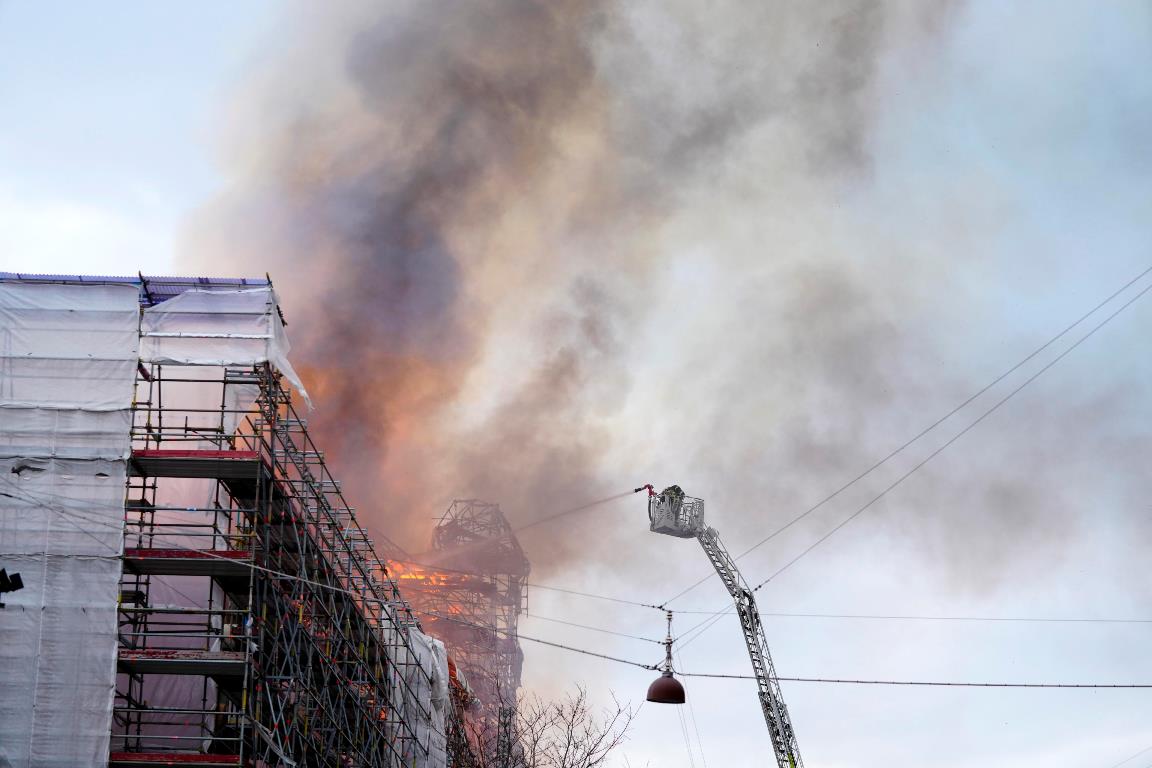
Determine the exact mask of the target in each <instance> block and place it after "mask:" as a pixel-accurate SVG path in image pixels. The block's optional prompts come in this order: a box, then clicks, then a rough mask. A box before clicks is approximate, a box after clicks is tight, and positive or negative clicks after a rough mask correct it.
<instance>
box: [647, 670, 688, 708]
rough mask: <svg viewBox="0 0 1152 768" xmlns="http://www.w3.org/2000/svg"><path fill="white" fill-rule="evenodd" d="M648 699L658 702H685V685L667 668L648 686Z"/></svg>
mask: <svg viewBox="0 0 1152 768" xmlns="http://www.w3.org/2000/svg"><path fill="white" fill-rule="evenodd" d="M648 701H651V702H654V703H656V704H683V703H684V686H682V685H680V681H679V680H677V679H676V678H674V677H672V670H667V671H665V672H664V674H662V675H660V677H658V678H656V679H655V680H653V681H652V685H650V686H648Z"/></svg>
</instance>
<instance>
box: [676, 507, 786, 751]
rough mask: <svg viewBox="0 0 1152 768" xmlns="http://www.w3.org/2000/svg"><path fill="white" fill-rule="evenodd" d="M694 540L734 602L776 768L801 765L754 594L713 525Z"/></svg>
mask: <svg viewBox="0 0 1152 768" xmlns="http://www.w3.org/2000/svg"><path fill="white" fill-rule="evenodd" d="M696 539H697V540H698V541H699V542H700V546H702V547H703V548H704V552H705V553H706V554H707V555H708V559H709V560H711V561H712V567H713V568H715V569H716V573H717V574H719V576H720V580H721V581H723V582H724V586H725V587H727V589H728V594H730V595H732V600H733V601H734V602H735V603H736V613H737V615H738V616H739V617H740V628H741V629H742V630H743V632H744V643H745V645H747V646H748V656H749V657H750V658H751V659H752V671H753V672H754V673H755V675H756V687H757V689H758V690H757V693H758V694H759V696H760V708H761V709H762V710H763V711H764V722H765V723H767V724H768V733H769V735H770V736H771V738H772V749H773V750H774V751H775V753H776V764H777V765H778V766H779V767H780V768H802V766H803V765H804V763H803V761H802V760H801V759H800V749H799V747H797V745H796V734H795V733H794V732H793V731H792V721H791V720H790V719H789V718H788V708H787V707H785V706H784V698H783V697H782V696H781V695H780V682H779V680H777V678H776V668H775V667H773V666H772V656H771V654H769V653H768V640H767V639H766V638H765V637H764V628H763V626H761V624H760V613H759V611H757V609H756V596H755V595H753V594H752V590H751V589H749V588H748V585H747V584H746V583H745V582H744V579H743V577H742V576H741V575H740V571H739V570H737V568H736V563H735V562H734V561H733V560H732V557H731V556H730V555H729V554H728V550H726V549H725V548H724V545H723V544H722V543H721V542H720V537H719V535H717V533H716V529H715V528H704V529H702V530H700V531H699V532H697V534H696Z"/></svg>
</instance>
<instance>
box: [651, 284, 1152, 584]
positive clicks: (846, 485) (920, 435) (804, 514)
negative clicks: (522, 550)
mask: <svg viewBox="0 0 1152 768" xmlns="http://www.w3.org/2000/svg"><path fill="white" fill-rule="evenodd" d="M1149 273H1152V267H1148V268H1147V269H1145V270H1144V271H1142V272H1141V273H1140V274H1138V275H1136V276H1135V277H1133V278H1132V279H1131V280H1129V281H1128V282H1126V283H1125V284H1124V285H1122V286H1120V288H1118V289H1116V290H1115V291H1114V292H1112V294H1110V295H1109V296H1108V297H1107V298H1106V299H1104V300H1103V301H1101V302H1100V303H1099V304H1097V305H1096V306H1094V307H1093V308H1092V309H1090V310H1088V311H1087V312H1085V313H1084V314H1083V315H1081V316H1080V317H1079V318H1078V319H1076V320H1075V321H1074V322H1072V323H1071V324H1070V325H1068V326H1067V327H1065V328H1064V330H1062V331H1060V332H1059V333H1057V334H1056V335H1055V336H1052V337H1051V338H1049V339H1048V340H1047V341H1045V342H1044V343H1043V344H1041V345H1040V346H1039V347H1037V348H1036V349H1034V350H1032V352H1030V353H1029V354H1028V355H1027V356H1026V357H1024V358H1023V359H1022V360H1020V361H1019V362H1018V363H1016V364H1015V365H1013V366H1012V367H1011V368H1009V369H1008V370H1006V371H1004V372H1003V373H1001V374H1000V375H999V376H997V377H996V378H995V379H993V380H992V381H990V382H988V383H987V384H986V385H984V386H983V387H981V388H980V389H979V390H977V391H976V392H974V393H973V394H972V395H970V396H969V397H968V398H967V399H965V400H964V401H963V402H962V403H960V404H959V405H957V406H956V407H954V408H953V409H952V410H950V411H948V413H946V414H944V415H943V416H941V417H940V418H938V419H936V421H934V422H932V423H931V424H929V425H928V426H927V427H925V428H924V429H922V430H921V431H920V432H918V433H917V434H916V435H914V436H913V437H912V438H910V439H909V440H907V441H905V442H904V443H902V444H901V445H900V446H898V447H897V448H895V449H894V450H892V451H891V452H890V453H889V454H888V455H886V456H884V458H882V459H880V460H879V461H877V462H876V463H875V464H873V465H872V466H870V467H868V468H867V469H865V470H864V471H863V472H861V473H860V474H858V475H856V476H855V477H853V478H852V479H851V480H849V481H848V482H846V483H844V484H843V485H841V486H840V487H839V488H837V489H836V490H834V491H832V493H830V494H828V495H827V496H825V497H824V498H822V499H821V500H820V501H818V502H816V503H815V504H813V505H812V506H811V507H809V508H808V509H806V510H804V511H803V512H801V513H800V514H799V515H797V516H796V517H794V518H792V519H791V520H789V521H788V522H787V523H785V524H784V525H782V526H780V527H779V528H777V529H776V530H774V531H772V533H770V534H768V535H767V536H765V537H764V538H763V539H760V541H758V542H756V543H755V544H753V545H752V546H751V547H749V548H748V549H746V550H744V551H743V552H741V553H740V554H738V555H736V559H737V560H739V559H741V558H742V557H744V556H745V555H748V554H750V553H752V552H754V551H755V550H757V549H759V548H760V547H762V546H764V545H765V544H767V543H768V542H769V541H771V540H772V539H774V538H776V537H777V536H779V535H780V534H781V533H784V531H786V530H788V529H789V528H791V527H792V526H793V525H795V524H796V523H798V522H800V521H801V520H803V519H804V518H806V517H808V515H810V514H812V513H813V512H815V511H816V510H818V509H820V508H821V507H823V506H824V505H825V504H827V503H828V502H830V501H832V500H833V499H835V498H836V497H837V496H839V495H840V494H841V493H843V492H844V491H846V490H848V489H849V488H851V487H852V486H853V485H855V484H856V483H858V482H860V481H861V480H863V479H864V478H866V477H868V476H869V475H871V474H872V473H873V472H875V471H876V470H877V469H879V468H880V467H882V466H884V465H885V464H887V463H888V462H889V461H890V460H892V459H893V458H895V457H896V456H897V455H899V454H901V453H903V452H904V451H905V450H906V449H908V448H910V447H911V446H912V445H913V444H915V443H917V442H919V441H920V439H921V438H923V437H924V436H926V435H927V434H928V433H929V432H931V431H933V430H934V429H936V428H937V427H939V426H940V425H941V424H943V423H944V422H946V421H948V419H950V418H952V417H953V416H955V415H956V414H957V413H959V412H960V411H962V410H963V409H964V408H966V407H967V406H968V405H970V404H971V403H972V402H973V401H975V400H976V399H978V398H979V397H980V396H981V395H983V394H984V393H986V392H987V391H988V390H990V389H992V388H993V387H995V386H996V385H997V384H999V383H1000V382H1002V381H1003V380H1004V379H1006V378H1008V377H1009V376H1011V375H1012V374H1013V373H1015V372H1016V371H1018V370H1020V368H1021V367H1023V366H1024V365H1026V364H1027V363H1028V362H1030V361H1031V360H1032V359H1033V358H1035V357H1036V356H1037V355H1039V354H1040V353H1041V352H1043V351H1044V350H1046V349H1048V348H1049V347H1050V346H1052V345H1053V344H1055V343H1056V342H1057V341H1059V340H1060V339H1061V338H1063V337H1064V336H1066V335H1067V334H1068V333H1069V332H1070V331H1071V330H1072V329H1074V328H1075V327H1076V326H1078V325H1080V324H1081V323H1083V322H1084V321H1085V320H1087V319H1088V318H1089V317H1091V316H1092V315H1094V314H1096V313H1097V312H1099V311H1100V310H1101V309H1102V308H1104V306H1106V305H1107V304H1109V303H1110V302H1111V301H1112V300H1113V299H1115V298H1116V297H1117V296H1119V295H1120V294H1122V293H1124V291H1126V290H1128V289H1129V288H1131V287H1132V286H1133V285H1135V284H1136V282H1138V281H1139V280H1140V278H1142V277H1144V276H1145V275H1148V274H1149ZM1147 290H1148V289H1147V288H1145V289H1144V291H1142V292H1141V293H1140V294H1138V295H1137V296H1136V297H1135V298H1134V299H1132V301H1135V299H1137V298H1140V296H1142V295H1143V294H1144V292H1146V291H1147ZM1129 303H1131V302H1129ZM1127 306H1128V305H1127V304H1125V305H1124V307H1121V308H1120V310H1117V313H1119V312H1120V311H1122V310H1123V309H1124V308H1125V307H1127ZM1113 316H1115V315H1113ZM1110 319H1111V317H1109V318H1108V320H1110ZM1108 320H1105V321H1104V322H1105V323H1106V322H1108ZM1098 327H1099V326H1098ZM1094 332H1095V329H1094V330H1093V333H1094ZM1089 335H1091V334H1089ZM1085 338H1086V337H1085ZM1081 341H1083V339H1081ZM1077 344H1079V342H1077ZM1074 348H1075V345H1074V346H1073V347H1072V348H1070V349H1069V350H1067V351H1066V352H1065V353H1064V354H1067V352H1070V351H1071V349H1074ZM1062 356H1063V355H1062ZM1058 359H1059V358H1057V360H1058ZM1053 362H1055V361H1053ZM1048 367H1051V364H1050V365H1049V366H1048ZM1026 383H1027V382H1026ZM945 447H946V446H945ZM913 471H915V469H914V470H913ZM711 578H712V574H711V573H707V574H705V575H704V576H702V577H701V578H700V579H698V580H697V581H695V582H693V583H692V584H690V585H689V586H688V587H686V588H684V589H682V590H681V591H680V592H677V593H676V595H674V596H673V597H671V598H669V599H667V600H665V601H664V603H663V604H664V605H667V604H668V603H671V602H672V601H673V600H678V599H680V598H681V597H683V596H684V595H686V594H688V593H689V592H691V591H692V590H694V589H696V588H697V587H699V586H700V585H701V584H703V583H705V582H706V581H708V580H709V579H711Z"/></svg>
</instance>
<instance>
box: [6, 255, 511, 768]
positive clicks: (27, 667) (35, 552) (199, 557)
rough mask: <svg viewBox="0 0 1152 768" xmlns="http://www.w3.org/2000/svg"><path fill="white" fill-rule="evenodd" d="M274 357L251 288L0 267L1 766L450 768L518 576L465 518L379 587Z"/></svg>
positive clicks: (376, 560)
mask: <svg viewBox="0 0 1152 768" xmlns="http://www.w3.org/2000/svg"><path fill="white" fill-rule="evenodd" d="M288 349H289V347H288V341H287V336H286V334H285V331H284V323H283V319H282V317H281V314H280V310H279V307H278V305H277V299H276V294H275V292H274V291H273V289H272V285H271V282H270V281H268V280H224V279H216V278H199V279H196V278H147V277H143V276H141V277H132V278H117V277H91V278H90V277H78V276H23V275H15V274H9V273H0V410H2V412H3V413H4V418H3V420H2V421H0V567H3V568H6V569H7V570H8V571H9V572H12V573H20V574H21V577H22V581H23V587H24V588H23V589H21V590H20V591H18V592H13V593H12V594H11V595H10V596H6V598H5V599H6V602H7V605H6V606H5V607H4V609H3V610H0V668H2V669H3V670H4V674H3V675H0V765H9V766H13V768H24V767H25V766H33V765H35V766H56V765H59V766H65V765H66V766H104V765H114V766H149V765H177V764H179V765H190V766H209V765H211V766H220V765H237V766H241V765H242V766H332V768H345V767H346V766H369V765H371V766H406V767H407V768H410V767H411V766H421V767H426V768H443V767H444V766H447V765H465V764H468V763H469V761H470V756H469V755H467V754H465V753H466V751H467V749H468V747H467V744H466V743H464V742H462V741H460V740H459V739H456V740H454V741H453V742H451V743H450V742H449V740H448V738H449V735H450V734H453V733H460V732H461V731H462V730H463V728H464V726H463V724H462V723H461V722H459V718H460V717H461V716H462V712H463V706H458V707H453V701H457V702H460V703H461V704H462V703H463V699H464V696H463V694H462V691H463V690H464V687H463V685H462V683H461V681H462V680H463V679H464V678H465V677H467V678H468V679H469V680H470V681H471V685H472V690H474V691H475V695H476V697H477V698H479V699H480V700H481V702H482V705H481V707H480V708H479V711H480V712H486V711H488V710H486V709H485V708H484V707H485V706H486V704H484V703H483V702H485V701H488V700H489V699H488V697H489V696H490V693H489V691H496V692H497V693H499V692H501V691H509V690H511V691H512V692H513V693H514V688H515V685H516V684H517V683H518V678H519V665H520V654H519V649H518V648H516V647H515V643H514V641H513V640H512V639H511V636H510V635H509V634H502V633H507V632H514V630H515V613H516V610H514V609H513V605H515V606H516V609H518V606H519V600H520V591H521V587H522V579H523V576H524V575H526V574H527V562H526V561H525V560H524V558H523V553H522V552H520V550H519V546H518V545H517V544H516V543H515V538H514V537H513V536H512V534H511V531H510V529H508V527H507V523H504V522H503V518H502V517H500V515H499V511H498V510H497V509H495V508H494V507H491V506H490V505H489V506H486V505H481V504H478V503H475V502H467V503H464V504H463V505H460V506H457V505H454V506H453V509H452V510H449V513H448V514H446V515H445V517H444V519H443V520H442V521H441V525H440V527H439V528H437V531H436V539H435V540H436V543H437V546H436V550H435V553H434V554H435V555H436V557H437V558H438V559H437V563H440V564H441V565H442V566H443V569H442V571H439V572H438V573H439V574H441V575H433V574H432V573H431V572H429V573H428V574H427V575H426V576H424V575H421V576H416V577H414V578H409V577H412V576H414V575H415V574H417V573H424V572H418V571H416V570H408V571H405V570H404V569H403V567H398V568H396V569H395V571H394V573H393V572H390V571H389V569H388V568H387V567H386V565H385V557H386V558H388V559H391V560H393V561H397V562H403V561H406V560H408V559H410V558H408V556H407V555H405V554H404V553H403V552H402V551H400V550H399V548H398V547H395V546H394V545H392V544H391V543H390V542H389V541H387V540H384V539H381V540H380V541H379V543H376V542H373V540H372V539H371V538H370V537H369V536H368V533H367V532H366V531H365V529H364V528H363V527H362V526H361V524H360V523H359V521H358V518H357V515H356V511H355V510H354V509H353V508H352V507H351V506H350V504H349V503H348V501H347V500H346V499H345V497H344V495H343V493H342V491H341V485H340V483H339V482H338V481H337V480H336V479H335V478H334V477H333V475H332V473H331V471H330V469H329V466H328V464H327V462H326V460H325V456H324V453H323V452H322V451H321V450H320V449H319V447H318V446H317V445H316V444H315V443H314V442H313V439H312V437H311V436H310V434H309V431H308V427H307V423H306V420H305V418H304V415H305V414H304V412H303V411H301V410H299V409H298V408H297V405H296V400H297V398H304V399H307V394H306V393H305V392H304V389H303V386H302V384H301V382H300V380H299V379H298V378H297V376H296V374H295V372H294V371H293V369H292V366H291V363H290V362H289V360H288V356H287V355H288ZM486 537H487V538H486ZM378 552H381V553H382V554H383V555H384V556H381V554H378ZM498 556H499V557H498ZM500 557H502V558H504V559H502V560H501V559H499V558H500ZM509 563H510V564H511V565H510V566H509V565H508V564H509ZM497 564H499V567H497ZM463 565H467V570H468V571H469V572H468V573H466V574H459V573H457V572H456V570H454V569H455V568H457V567H460V566H463ZM412 568H415V566H412ZM501 568H502V570H501ZM394 575H398V576H400V578H399V579H396V578H394V577H393V576H394ZM409 584H411V588H410V589H409V587H408V585H409ZM402 585H403V586H402ZM410 596H416V597H417V598H418V599H419V601H420V605H422V606H423V608H422V610H425V612H426V613H427V618H426V620H425V621H424V623H422V621H421V618H420V616H419V615H418V614H416V613H415V612H414V611H413V610H412V608H411V606H410V603H409V597H410ZM455 616H460V617H462V619H461V620H466V621H468V622H470V623H472V624H475V625H477V627H479V628H480V629H479V630H478V629H477V627H470V626H468V625H464V624H460V625H459V626H457V625H455V624H453V623H452V622H451V621H449V620H448V618H445V617H455ZM426 630H428V631H431V632H433V633H439V632H443V634H444V637H445V639H447V641H448V642H449V644H450V645H451V647H452V648H453V651H454V652H455V653H457V654H459V659H460V663H459V667H460V668H461V669H462V670H463V671H464V673H465V674H463V675H459V674H455V673H454V671H453V669H454V668H456V667H457V664H456V663H455V662H454V661H452V660H450V659H449V658H448V654H447V652H446V649H445V645H444V644H443V643H442V642H441V641H440V640H437V639H435V638H434V637H432V636H431V635H430V634H428V632H427V631H426ZM469 632H474V633H476V634H471V635H470V634H468V633H469ZM497 635H499V637H497ZM485 653H487V654H488V655H487V656H485V655H484V654H485ZM492 660H495V661H492ZM485 671H494V672H495V676H494V677H493V678H492V679H493V683H492V686H494V688H490V687H486V686H487V685H488V683H487V678H486V676H485ZM453 694H455V695H453ZM490 700H491V701H502V699H501V698H500V696H499V695H496V696H495V698H494V699H490ZM477 717H480V718H481V720H482V719H483V717H484V716H483V715H477ZM461 750H463V752H462V751H461Z"/></svg>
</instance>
